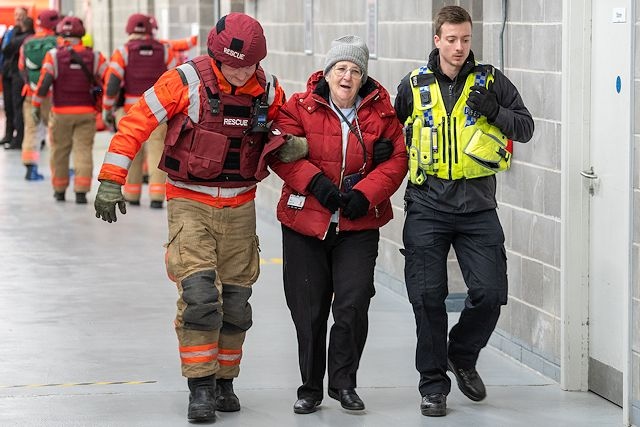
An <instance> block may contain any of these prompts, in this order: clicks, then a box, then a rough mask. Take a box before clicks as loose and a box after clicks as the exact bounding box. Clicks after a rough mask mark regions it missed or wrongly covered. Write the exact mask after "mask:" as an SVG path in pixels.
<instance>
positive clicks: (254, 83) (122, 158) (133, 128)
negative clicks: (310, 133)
mask: <svg viewBox="0 0 640 427" xmlns="http://www.w3.org/2000/svg"><path fill="white" fill-rule="evenodd" d="M210 65H211V67H212V68H213V70H214V72H215V74H216V77H217V79H218V87H219V90H220V92H223V93H227V94H230V93H234V94H238V95H250V96H252V97H259V96H262V95H263V94H264V92H265V91H264V88H263V87H262V86H261V85H260V84H259V83H258V80H257V78H256V75H255V74H254V75H253V76H252V77H251V78H250V79H249V81H248V82H247V83H246V84H245V85H244V86H242V87H234V86H232V85H231V84H230V83H229V82H227V80H226V79H225V78H224V76H223V75H222V73H221V72H220V71H219V70H218V68H217V67H216V65H215V63H214V61H213V60H210ZM179 70H180V72H179ZM194 74H195V70H194V69H193V67H192V66H191V65H190V64H183V65H181V66H180V67H178V68H175V69H173V70H169V71H167V72H165V73H164V74H163V75H162V76H161V77H160V78H159V79H158V81H157V82H156V83H155V84H154V85H153V87H152V88H150V89H149V90H147V91H146V92H145V93H144V94H143V96H142V98H140V100H139V101H138V102H137V103H135V104H134V105H133V106H132V107H131V109H130V110H129V112H128V113H127V115H126V116H124V117H123V118H122V120H121V121H120V122H119V124H118V131H117V133H116V134H115V135H114V136H113V139H112V140H111V144H110V145H109V150H108V152H107V153H106V155H105V160H104V163H103V164H102V168H101V170H100V174H99V175H98V180H100V181H102V180H109V181H113V182H116V183H118V184H121V185H122V184H124V183H125V180H126V177H127V172H128V169H129V166H130V165H131V162H132V161H133V158H134V157H135V155H136V154H137V153H138V151H139V150H140V148H141V146H142V144H143V143H144V142H145V141H147V139H148V138H149V135H150V134H151V132H152V131H153V130H154V129H155V128H156V127H157V126H158V124H160V123H165V122H167V121H168V120H170V119H171V118H172V117H174V116H175V115H177V114H180V113H182V114H184V115H185V116H190V117H192V118H193V120H194V122H199V121H200V119H201V117H200V86H201V84H202V82H201V81H200V79H199V78H195V79H191V82H192V83H189V79H186V78H185V75H187V76H193V75H194ZM285 100H286V99H285V94H284V90H283V89H282V87H281V86H280V85H279V84H276V87H275V97H274V100H273V102H272V103H271V104H270V105H269V110H268V120H269V121H271V120H273V119H274V118H275V116H276V113H277V112H278V110H279V109H280V107H281V106H282V105H283V104H284V102H285ZM178 184H179V185H174V184H172V183H171V182H169V181H167V190H166V194H167V200H169V199H172V198H175V197H182V198H188V199H191V200H196V201H199V202H202V203H206V204H209V205H212V206H217V205H218V203H219V199H220V198H226V197H227V196H225V194H226V193H220V194H217V195H216V194H213V193H212V192H211V189H212V187H209V189H207V188H200V187H201V186H196V185H186V184H185V185H182V184H184V183H178ZM216 188H217V187H216ZM232 195H233V196H237V195H238V193H235V194H232ZM246 201H248V200H246Z"/></svg>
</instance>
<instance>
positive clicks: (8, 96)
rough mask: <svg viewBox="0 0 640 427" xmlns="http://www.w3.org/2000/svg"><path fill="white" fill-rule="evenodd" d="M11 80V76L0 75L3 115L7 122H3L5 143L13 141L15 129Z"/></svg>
mask: <svg viewBox="0 0 640 427" xmlns="http://www.w3.org/2000/svg"><path fill="white" fill-rule="evenodd" d="M11 82H12V79H11V75H5V74H3V75H2V99H3V101H4V114H5V118H6V119H7V121H6V122H5V128H4V129H5V131H4V132H5V133H4V137H3V139H5V138H6V140H7V141H11V140H12V139H13V132H14V131H15V127H14V124H13V121H14V108H13V92H12V90H11V88H12V84H11Z"/></svg>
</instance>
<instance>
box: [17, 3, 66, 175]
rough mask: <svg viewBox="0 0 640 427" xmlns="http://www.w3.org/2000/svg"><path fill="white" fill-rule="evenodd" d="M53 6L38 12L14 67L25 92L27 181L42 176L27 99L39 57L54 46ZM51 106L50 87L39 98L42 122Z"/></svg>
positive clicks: (37, 75)
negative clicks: (16, 65) (36, 19)
mask: <svg viewBox="0 0 640 427" xmlns="http://www.w3.org/2000/svg"><path fill="white" fill-rule="evenodd" d="M60 18H61V16H60V14H59V13H58V11H57V10H53V9H44V10H42V11H40V14H39V15H38V21H37V23H38V29H37V31H36V33H35V34H34V35H33V36H32V37H29V38H27V39H26V40H25V42H24V43H23V44H22V47H21V48H20V62H19V63H18V67H19V68H20V72H21V73H22V75H23V79H24V81H25V84H24V88H23V93H24V95H25V99H24V104H23V106H22V108H23V116H24V140H23V141H22V163H23V164H24V165H25V167H26V168H27V173H26V175H25V179H26V180H27V181H39V180H41V179H43V176H42V175H41V174H40V173H39V172H38V161H39V160H40V138H39V132H38V130H39V125H38V123H36V122H35V121H34V120H33V114H32V110H33V106H32V105H31V99H32V97H33V95H34V93H35V89H36V87H37V84H38V80H39V79H40V70H41V69H42V61H43V60H44V56H45V55H46V53H47V52H48V51H49V50H50V49H53V48H54V47H56V46H57V37H56V35H55V29H56V25H58V22H59V21H60ZM50 110H51V91H49V93H48V95H47V96H45V97H43V98H42V103H41V105H40V113H41V118H42V121H43V122H44V124H45V125H46V126H48V124H49V112H50Z"/></svg>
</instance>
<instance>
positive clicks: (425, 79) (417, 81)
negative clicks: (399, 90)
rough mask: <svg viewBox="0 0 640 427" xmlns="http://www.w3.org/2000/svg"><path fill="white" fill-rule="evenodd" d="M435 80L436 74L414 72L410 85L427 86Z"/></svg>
mask: <svg viewBox="0 0 640 427" xmlns="http://www.w3.org/2000/svg"><path fill="white" fill-rule="evenodd" d="M435 81H436V76H435V75H434V74H433V73H429V74H416V75H415V76H411V86H413V87H416V86H417V87H422V86H429V85H431V84H433V83H434V82H435Z"/></svg>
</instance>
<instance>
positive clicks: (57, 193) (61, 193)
mask: <svg viewBox="0 0 640 427" xmlns="http://www.w3.org/2000/svg"><path fill="white" fill-rule="evenodd" d="M53 198H54V199H56V201H58V202H64V191H55V192H54V193H53Z"/></svg>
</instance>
